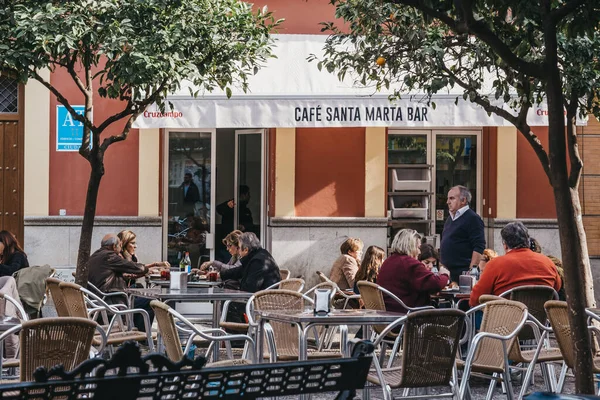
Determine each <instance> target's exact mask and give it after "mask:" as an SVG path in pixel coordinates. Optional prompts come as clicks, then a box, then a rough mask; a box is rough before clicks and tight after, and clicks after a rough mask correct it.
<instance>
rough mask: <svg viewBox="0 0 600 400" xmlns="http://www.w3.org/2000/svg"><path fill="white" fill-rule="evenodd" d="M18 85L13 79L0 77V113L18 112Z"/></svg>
mask: <svg viewBox="0 0 600 400" xmlns="http://www.w3.org/2000/svg"><path fill="white" fill-rule="evenodd" d="M18 100H19V84H18V83H17V81H16V80H15V79H12V78H9V77H7V76H2V75H0V113H16V112H18V111H19V108H18V104H19V101H18Z"/></svg>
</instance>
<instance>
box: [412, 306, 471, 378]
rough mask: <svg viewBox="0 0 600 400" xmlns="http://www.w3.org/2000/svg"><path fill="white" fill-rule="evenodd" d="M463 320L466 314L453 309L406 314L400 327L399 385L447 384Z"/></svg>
mask: <svg viewBox="0 0 600 400" xmlns="http://www.w3.org/2000/svg"><path fill="white" fill-rule="evenodd" d="M464 323H465V313H464V312H463V311H461V310H456V309H440V310H423V311H415V312H412V313H410V314H408V315H407V318H406V322H405V323H404V330H403V340H402V368H401V370H400V371H401V377H400V385H401V386H402V387H428V386H442V385H449V384H450V381H451V379H452V369H453V367H454V362H455V361H456V353H457V350H458V345H459V342H460V337H461V335H462V331H463V327H464Z"/></svg>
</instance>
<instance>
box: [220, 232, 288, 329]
mask: <svg viewBox="0 0 600 400" xmlns="http://www.w3.org/2000/svg"><path fill="white" fill-rule="evenodd" d="M239 243H240V247H239V256H240V261H241V263H242V265H241V266H239V267H234V268H229V269H227V270H222V271H221V279H222V280H223V281H226V280H228V279H236V280H238V281H239V282H240V290H242V291H244V292H250V293H256V292H258V291H260V290H264V289H266V288H268V287H269V286H271V285H273V284H275V283H277V282H279V281H280V280H281V276H280V275H279V266H278V265H277V263H276V262H275V260H274V259H273V256H272V255H271V253H269V252H268V251H267V250H266V249H263V248H262V246H261V245H260V240H258V237H256V235H255V234H254V233H252V232H244V233H242V234H241V235H240V239H239ZM244 309H245V307H244V305H243V304H239V303H232V304H231V306H230V308H229V313H228V315H227V320H228V321H230V322H241V323H244V322H246V321H245V319H244Z"/></svg>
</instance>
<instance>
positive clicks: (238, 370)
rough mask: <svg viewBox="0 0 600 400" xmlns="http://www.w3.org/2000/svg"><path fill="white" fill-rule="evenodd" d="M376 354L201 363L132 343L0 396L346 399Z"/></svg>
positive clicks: (0, 390) (363, 349) (357, 349)
mask: <svg viewBox="0 0 600 400" xmlns="http://www.w3.org/2000/svg"><path fill="white" fill-rule="evenodd" d="M372 353H373V345H372V343H370V342H368V341H360V342H356V343H354V349H353V352H352V357H351V358H341V359H330V360H318V361H294V362H286V363H275V364H252V365H237V366H228V367H206V368H203V367H204V364H205V362H206V360H205V359H204V358H203V357H198V358H196V359H195V360H194V361H192V360H188V359H184V360H182V361H181V362H179V363H173V362H171V361H170V360H169V359H167V358H166V357H164V356H162V355H160V354H149V355H146V356H142V355H141V352H140V350H139V347H138V346H137V344H135V343H133V342H130V343H125V344H124V345H123V346H122V347H120V348H119V349H118V350H117V351H116V352H115V354H114V356H113V357H112V358H111V359H110V360H108V361H107V360H102V359H91V360H87V361H85V362H83V363H82V364H80V365H79V366H78V367H77V368H76V369H74V370H73V371H70V372H66V371H64V369H63V368H62V366H58V367H54V368H51V369H50V370H49V371H47V370H46V369H45V368H42V367H40V368H38V369H37V370H36V371H35V373H34V379H35V381H34V382H19V383H10V384H2V385H0V399H14V400H16V399H25V400H29V399H36V400H38V399H39V400H41V399H48V400H50V399H65V400H71V399H73V400H74V399H97V400H104V399H106V400H109V399H110V400H112V399H120V400H130V399H131V400H133V399H239V398H243V399H256V398H259V397H275V396H287V395H298V394H310V393H319V392H337V393H338V394H337V397H336V398H337V399H348V398H352V397H354V395H355V390H356V389H362V388H363V387H364V384H365V381H366V378H367V374H368V373H369V368H370V366H371V360H372Z"/></svg>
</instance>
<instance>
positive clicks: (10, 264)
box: [0, 231, 29, 276]
mask: <svg viewBox="0 0 600 400" xmlns="http://www.w3.org/2000/svg"><path fill="white" fill-rule="evenodd" d="M27 267H29V261H28V260H27V254H25V252H24V251H23V248H21V245H20V244H19V241H18V240H17V238H16V237H15V235H13V234H12V233H10V232H9V231H0V276H12V275H13V274H14V273H15V272H17V271H18V270H20V269H22V268H27Z"/></svg>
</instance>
